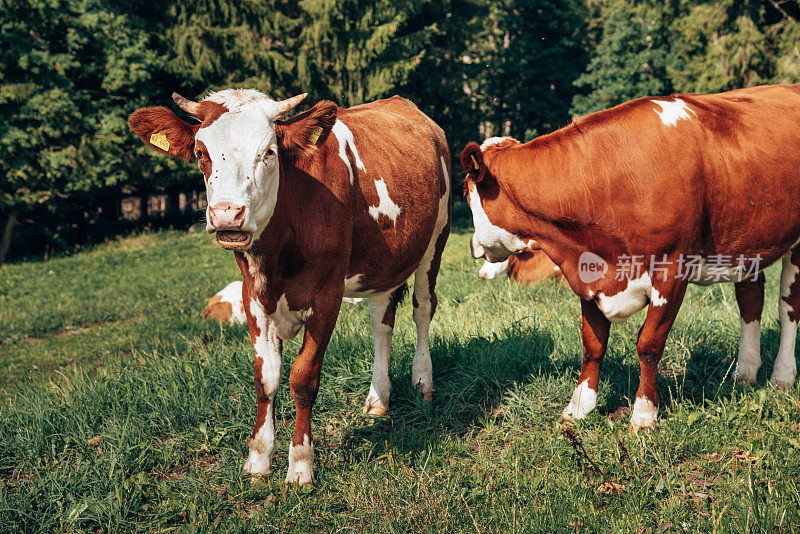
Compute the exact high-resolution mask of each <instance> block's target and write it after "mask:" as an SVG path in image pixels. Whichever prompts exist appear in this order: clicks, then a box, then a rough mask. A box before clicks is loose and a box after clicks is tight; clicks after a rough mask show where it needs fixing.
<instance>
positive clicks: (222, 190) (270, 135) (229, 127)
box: [129, 89, 337, 250]
mask: <svg viewBox="0 0 800 534" xmlns="http://www.w3.org/2000/svg"><path fill="white" fill-rule="evenodd" d="M305 97H306V94H305V93H304V94H302V95H298V96H295V97H292V98H289V99H287V100H282V101H280V102H276V101H274V100H271V99H270V98H268V97H267V96H265V95H264V94H262V93H260V92H258V91H255V90H249V89H226V90H224V91H219V92H216V93H212V94H210V95H209V96H207V97H206V98H204V99H203V100H202V101H200V102H192V101H190V100H187V99H185V98H183V97H182V96H180V95H178V94H177V93H175V94H173V95H172V98H173V100H175V103H176V104H178V106H180V108H181V109H183V110H184V111H185V112H187V113H189V114H190V115H191V116H192V117H194V118H195V119H197V120H198V121H200V122H199V124H188V123H186V122H184V121H183V120H181V119H180V118H178V116H176V115H175V113H173V112H172V111H170V110H169V109H167V108H165V107H151V108H143V109H139V110H137V111H135V112H134V113H133V114H132V115H131V116H130V119H129V123H130V126H131V128H132V129H133V131H134V132H136V135H138V136H139V138H140V139H142V141H144V142H145V144H147V145H148V146H150V147H151V148H153V149H154V150H156V151H157V152H161V153H162V154H163V153H165V154H168V155H170V156H172V157H175V158H180V159H184V160H196V161H197V164H198V166H199V167H200V171H202V173H203V176H204V178H205V184H206V192H207V197H208V208H207V209H206V230H208V232H209V233H214V232H216V233H217V242H218V243H219V244H220V245H221V246H222V247H224V248H227V249H233V250H247V249H248V248H250V246H251V245H252V244H253V242H254V241H255V240H257V239H258V238H259V236H260V235H261V233H262V232H263V231H264V229H265V228H266V227H267V224H269V221H270V219H271V218H272V215H273V213H274V211H275V206H276V204H277V201H278V184H279V182H280V168H281V162H282V161H284V160H295V159H302V158H306V157H310V156H311V155H312V154H313V152H314V151H315V148H316V145H317V144H318V143H320V142H322V141H323V140H324V139H325V137H326V136H327V134H328V132H329V131H330V129H331V128H332V127H333V124H334V122H335V121H336V109H337V108H336V105H334V104H333V103H331V102H320V103H318V104H317V105H316V106H315V107H314V108H313V109H311V110H309V111H307V112H305V113H301V114H300V115H298V116H296V117H294V118H293V119H292V120H290V121H282V120H280V118H281V117H282V116H283V115H284V114H286V113H288V112H289V111H291V110H292V109H294V108H295V106H297V105H298V104H299V103H300V102H301V101H302V100H303V99H304V98H305Z"/></svg>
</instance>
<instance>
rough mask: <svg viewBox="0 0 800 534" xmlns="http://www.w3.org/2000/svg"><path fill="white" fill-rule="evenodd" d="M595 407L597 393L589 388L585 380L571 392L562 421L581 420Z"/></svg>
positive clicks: (587, 380) (587, 381)
mask: <svg viewBox="0 0 800 534" xmlns="http://www.w3.org/2000/svg"><path fill="white" fill-rule="evenodd" d="M595 406H597V392H596V391H595V390H593V389H592V388H590V387H589V379H588V378H587V379H586V380H584V381H583V382H581V383H580V384H578V386H577V387H576V388H575V390H574V391H573V392H572V398H571V399H570V401H569V404H567V407H566V408H564V412H563V413H562V416H563V417H564V419H583V418H584V417H586V415H587V414H588V413H589V412H591V411H592V410H594V408H595Z"/></svg>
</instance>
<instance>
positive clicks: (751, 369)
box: [733, 363, 761, 384]
mask: <svg viewBox="0 0 800 534" xmlns="http://www.w3.org/2000/svg"><path fill="white" fill-rule="evenodd" d="M760 367H761V363H758V364H756V365H739V366H737V367H736V369H735V370H734V371H733V379H734V380H736V382H739V383H740V384H755V383H756V377H757V375H758V369H759V368H760Z"/></svg>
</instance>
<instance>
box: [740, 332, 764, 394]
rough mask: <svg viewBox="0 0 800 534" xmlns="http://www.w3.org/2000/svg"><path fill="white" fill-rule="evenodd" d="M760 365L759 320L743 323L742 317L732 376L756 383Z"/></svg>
mask: <svg viewBox="0 0 800 534" xmlns="http://www.w3.org/2000/svg"><path fill="white" fill-rule="evenodd" d="M760 367H761V321H752V322H750V323H745V322H744V319H742V334H741V337H740V338H739V358H738V361H737V362H736V370H735V371H734V378H735V379H736V380H737V381H739V382H747V383H748V384H755V383H756V375H757V374H758V369H759V368H760Z"/></svg>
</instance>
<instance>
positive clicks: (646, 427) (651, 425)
mask: <svg viewBox="0 0 800 534" xmlns="http://www.w3.org/2000/svg"><path fill="white" fill-rule="evenodd" d="M657 428H658V421H657V420H653V421H641V422H638V423H634V422H633V421H631V424H630V426H629V427H628V432H630V433H631V434H638V433H639V431H640V430H641V431H642V432H650V431H651V430H655V429H657Z"/></svg>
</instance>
